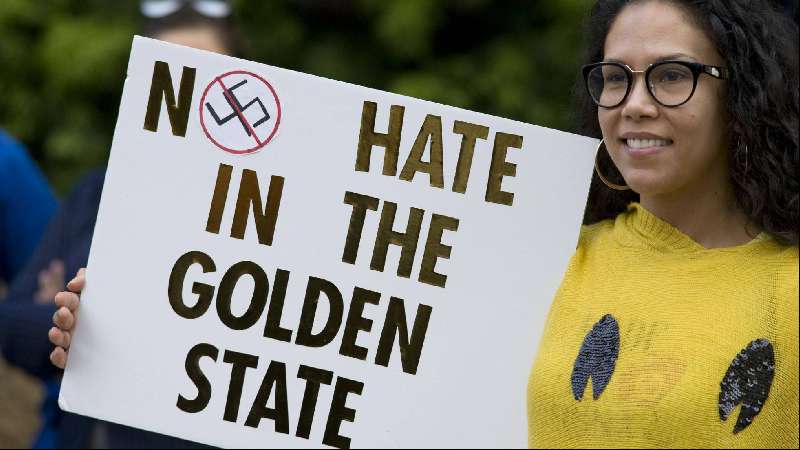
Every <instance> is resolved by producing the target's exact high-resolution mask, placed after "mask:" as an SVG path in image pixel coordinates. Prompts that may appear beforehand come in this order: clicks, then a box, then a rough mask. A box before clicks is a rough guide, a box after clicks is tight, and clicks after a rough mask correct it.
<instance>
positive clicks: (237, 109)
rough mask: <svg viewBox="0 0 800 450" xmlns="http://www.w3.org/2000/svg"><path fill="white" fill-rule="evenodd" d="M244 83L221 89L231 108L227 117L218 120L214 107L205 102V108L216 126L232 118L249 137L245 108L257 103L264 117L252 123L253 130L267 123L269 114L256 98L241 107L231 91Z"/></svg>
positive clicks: (243, 81)
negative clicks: (235, 119)
mask: <svg viewBox="0 0 800 450" xmlns="http://www.w3.org/2000/svg"><path fill="white" fill-rule="evenodd" d="M245 83H247V80H242V81H240V82H238V83H236V84H235V85H233V86H232V87H231V88H230V89H223V94H224V96H225V100H226V101H227V102H228V105H229V106H230V107H231V110H232V112H231V113H230V114H228V115H227V116H225V117H223V118H220V117H219V115H217V112H216V111H214V107H213V106H211V103H209V102H206V108H208V112H210V113H211V116H212V117H213V118H214V121H215V122H217V125H224V124H225V123H227V122H228V121H229V120H231V119H233V118H234V117H236V118H238V119H239V123H241V124H242V128H244V132H245V133H247V135H248V136H250V135H251V134H250V129H251V128H250V127H248V126H247V125H248V124H247V121H246V119H245V118H244V111H245V110H246V109H247V108H249V107H251V106H252V105H253V104H254V103H258V106H259V107H261V112H263V113H264V117H262V118H260V119H258V120H257V121H256V122H255V123H253V125H252V128H253V129H255V128H256V127H258V126H259V125H261V124H262V123H264V122H266V121H268V120H269V119H270V115H269V112H267V108H265V107H264V104H263V103H262V102H261V99H260V98H258V97H256V98H254V99H253V100H250V102H249V103H247V104H246V105H242V104H241V102H240V101H239V99H238V98H237V97H236V95H234V93H233V90H234V89H236V88H239V87H241V86H243V85H244V84H245Z"/></svg>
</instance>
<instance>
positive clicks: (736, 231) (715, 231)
mask: <svg viewBox="0 0 800 450" xmlns="http://www.w3.org/2000/svg"><path fill="white" fill-rule="evenodd" d="M710 183H712V180H710V179H706V180H704V181H701V183H700V184H702V186H693V187H687V188H684V189H682V190H681V191H679V192H671V193H669V194H662V195H644V194H642V195H641V196H640V197H641V198H640V203H641V204H642V206H643V207H644V208H645V209H647V210H648V211H650V212H651V213H653V214H655V215H656V216H657V217H659V218H660V219H662V220H664V221H665V222H667V223H669V224H670V225H672V226H674V227H675V228H677V229H678V230H680V231H681V232H682V233H683V234H685V235H687V236H689V237H690V238H692V240H694V241H695V242H697V243H698V244H700V245H702V246H703V247H705V248H709V249H710V248H724V247H735V246H738V245H742V244H745V243H747V242H750V241H751V240H752V239H753V238H754V237H755V234H754V233H755V232H754V230H753V229H752V226H750V227H748V218H747V216H746V215H745V214H744V213H743V212H742V211H741V210H740V209H739V208H738V206H737V205H736V199H735V197H734V195H733V187H732V186H731V185H730V183H729V182H724V183H713V184H715V185H716V186H709V184H710Z"/></svg>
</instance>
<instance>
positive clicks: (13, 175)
mask: <svg viewBox="0 0 800 450" xmlns="http://www.w3.org/2000/svg"><path fill="white" fill-rule="evenodd" d="M56 207H57V202H56V198H55V197H54V196H53V193H52V191H51V190H50V187H49V185H48V183H47V181H46V180H45V178H44V177H43V176H42V173H41V172H40V170H39V168H38V167H37V166H36V164H35V163H34V162H33V161H32V160H31V158H30V157H29V155H28V153H27V152H26V151H25V148H23V146H22V145H20V144H19V143H18V142H17V141H15V140H14V139H13V138H12V137H11V136H9V135H8V134H7V133H6V132H5V131H3V130H2V129H0V308H2V305H3V303H4V298H5V297H6V295H7V291H8V285H9V284H10V283H11V280H13V279H14V278H15V277H16V276H17V274H18V273H20V271H21V270H22V269H23V267H24V265H25V263H26V262H27V260H28V258H29V257H30V256H31V253H33V251H34V249H35V248H36V245H37V244H38V242H39V239H40V238H41V236H42V234H43V233H44V231H45V227H46V226H47V223H48V222H49V221H50V218H51V217H52V216H53V213H55V211H56ZM40 275H41V277H42V280H43V281H45V282H46V284H48V285H50V286H52V288H53V289H50V290H49V291H48V292H46V293H45V292H42V291H41V290H39V291H38V292H37V293H36V295H35V299H36V300H38V301H39V302H43V303H50V302H51V301H52V295H53V294H55V292H57V289H56V288H58V287H59V286H63V283H64V272H63V265H62V264H61V263H60V262H59V261H57V260H54V261H53V263H52V270H46V271H43V273H41V274H40ZM59 277H60V280H61V281H60V283H59V282H58V281H56V284H53V283H50V280H58V278H59ZM48 296H49V298H48ZM40 393H41V388H40V387H39V385H38V383H36V382H35V381H34V380H32V379H29V378H28V377H25V376H24V375H22V374H21V373H20V372H18V371H15V370H12V369H11V368H10V367H8V365H7V364H6V362H5V361H4V360H3V358H2V348H0V398H2V399H6V400H8V403H19V404H20V405H26V404H33V403H34V402H36V401H37V399H38V397H39V395H40ZM16 406H18V407H17V408H15V412H16V416H17V417H16V418H15V419H11V416H10V414H9V413H10V412H11V408H12V405H10V404H6V405H0V417H4V416H5V417H7V418H9V419H8V420H4V422H5V423H4V424H3V426H4V427H5V430H6V434H5V435H3V438H5V439H9V441H5V443H6V445H9V444H12V445H13V442H21V441H16V440H17V439H20V440H24V439H26V438H28V436H30V433H31V432H32V430H33V427H34V426H35V422H34V420H33V419H34V416H31V415H29V414H26V413H23V412H22V411H25V410H26V408H24V407H23V408H19V405H16ZM20 410H22V411H20ZM31 422H34V423H31ZM28 424H30V425H28ZM0 434H3V433H2V432H0Z"/></svg>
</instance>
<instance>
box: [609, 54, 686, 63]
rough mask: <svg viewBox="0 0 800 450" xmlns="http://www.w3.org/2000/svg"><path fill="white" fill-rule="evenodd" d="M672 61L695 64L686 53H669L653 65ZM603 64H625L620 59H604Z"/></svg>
mask: <svg viewBox="0 0 800 450" xmlns="http://www.w3.org/2000/svg"><path fill="white" fill-rule="evenodd" d="M674 59H678V60H689V61H693V62H697V59H696V58H694V57H692V56H689V55H687V54H686V53H670V54H668V55H664V56H659V57H658V58H656V59H655V60H653V63H659V62H662V61H669V60H674ZM603 62H613V63H619V64H626V63H625V62H624V61H622V60H621V59H616V58H604V59H603Z"/></svg>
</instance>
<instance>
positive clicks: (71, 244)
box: [0, 0, 235, 448]
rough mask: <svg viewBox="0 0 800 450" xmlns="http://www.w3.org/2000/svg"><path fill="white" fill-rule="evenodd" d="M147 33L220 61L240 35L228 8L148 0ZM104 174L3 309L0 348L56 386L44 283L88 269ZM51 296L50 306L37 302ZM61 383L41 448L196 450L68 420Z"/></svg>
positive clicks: (204, 0)
mask: <svg viewBox="0 0 800 450" xmlns="http://www.w3.org/2000/svg"><path fill="white" fill-rule="evenodd" d="M140 6H141V13H142V16H143V18H144V20H143V24H142V31H143V33H144V34H145V35H147V36H149V37H153V38H156V39H160V40H164V41H168V42H172V43H176V44H181V45H186V46H190V47H194V48H200V49H203V50H209V51H213V52H217V53H223V54H232V53H233V50H234V45H235V37H234V33H233V31H232V29H231V27H230V25H229V22H228V17H229V15H230V6H229V4H228V3H227V2H225V1H221V0H196V1H179V0H145V1H142V2H141V4H140ZM104 178H105V170H104V169H99V170H96V171H93V172H91V173H89V174H87V175H86V176H85V177H84V178H83V179H82V180H81V181H80V182H79V183H78V185H77V186H76V187H75V188H74V190H73V192H72V193H71V194H70V195H69V197H68V198H67V199H66V200H65V201H64V204H63V206H62V207H61V209H60V210H59V212H58V214H57V215H56V217H55V219H54V220H53V222H52V223H51V224H50V226H49V228H48V230H47V232H46V234H45V236H44V238H43V240H42V243H41V245H40V246H39V247H38V248H37V250H36V253H35V254H34V257H33V258H32V259H31V262H30V264H29V265H28V266H27V267H26V268H25V270H23V272H22V273H20V276H19V277H18V279H17V280H16V281H15V282H14V283H13V284H12V285H11V286H10V290H9V301H8V302H6V303H7V304H6V305H0V348H2V349H3V352H4V353H5V354H6V356H7V358H8V359H9V361H11V362H12V363H13V364H15V365H17V366H19V367H21V368H23V369H25V370H26V371H28V372H29V373H31V374H34V375H35V376H37V377H40V378H42V379H45V380H50V379H54V378H55V379H58V377H59V376H60V371H57V370H56V369H55V367H53V366H52V365H51V364H50V362H49V354H50V345H49V343H48V340H47V337H46V336H45V335H46V334H47V330H48V329H49V328H50V324H51V323H52V318H53V315H54V313H55V312H56V307H55V305H53V303H52V298H53V296H55V293H56V292H58V291H60V290H63V289H64V285H63V281H62V282H61V283H62V284H61V285H60V286H59V287H58V289H56V290H55V291H54V290H53V289H52V288H53V286H55V285H57V284H58V283H57V282H54V281H53V280H54V279H56V277H55V276H40V273H41V272H42V271H43V270H45V271H46V269H48V268H50V267H51V266H52V265H53V264H54V261H59V260H60V261H63V267H64V270H66V273H75V272H76V271H77V270H78V268H79V267H84V266H85V265H86V262H87V260H88V256H89V247H90V245H91V241H92V234H93V231H94V225H95V219H96V217H97V211H98V207H99V203H100V195H101V192H102V188H103V180H104ZM44 291H47V292H46V293H45V292H44ZM41 295H50V297H49V299H48V303H47V304H38V303H35V302H31V301H30V300H31V299H32V298H36V297H39V296H41ZM58 387H59V385H58V383H53V384H51V389H50V390H49V391H48V396H47V399H46V400H45V404H44V408H43V412H44V416H45V422H46V423H45V428H44V429H43V431H42V433H41V434H40V436H39V439H38V441H37V443H36V446H37V447H40V448H44V447H59V448H86V447H89V448H131V447H134V448H136V447H138V448H192V447H202V446H200V445H199V444H195V443H192V442H188V441H183V440H180V439H176V438H172V437H168V436H163V435H159V434H155V433H151V432H146V431H141V430H137V429H134V428H130V427H125V426H122V425H117V424H112V423H107V422H102V421H97V420H94V419H90V418H87V417H83V416H78V415H75V414H70V413H66V412H63V411H61V410H60V409H59V408H58V404H57V399H58Z"/></svg>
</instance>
